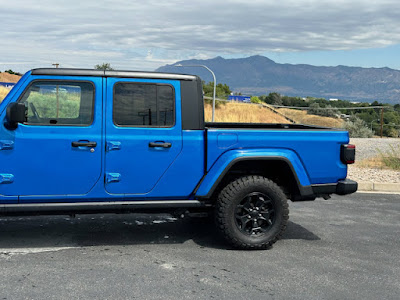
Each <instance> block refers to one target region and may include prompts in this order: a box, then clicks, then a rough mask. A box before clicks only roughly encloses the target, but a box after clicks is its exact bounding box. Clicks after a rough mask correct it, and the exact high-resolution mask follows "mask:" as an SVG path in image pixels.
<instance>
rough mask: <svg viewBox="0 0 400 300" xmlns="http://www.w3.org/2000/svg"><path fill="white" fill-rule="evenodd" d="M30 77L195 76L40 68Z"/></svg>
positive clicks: (163, 77)
mask: <svg viewBox="0 0 400 300" xmlns="http://www.w3.org/2000/svg"><path fill="white" fill-rule="evenodd" d="M31 74H32V75H52V76H95V77H122V78H152V79H175V80H196V79H197V76H195V75H186V74H174V73H159V72H142V71H104V70H95V69H69V68H40V69H33V70H32V73H31Z"/></svg>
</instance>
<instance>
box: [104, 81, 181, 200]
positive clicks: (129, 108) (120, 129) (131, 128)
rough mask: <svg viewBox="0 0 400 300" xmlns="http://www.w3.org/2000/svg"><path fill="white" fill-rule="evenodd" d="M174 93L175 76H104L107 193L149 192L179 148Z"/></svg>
mask: <svg viewBox="0 0 400 300" xmlns="http://www.w3.org/2000/svg"><path fill="white" fill-rule="evenodd" d="M177 95H180V84H179V81H175V80H151V79H123V78H107V103H106V155H105V171H106V175H105V176H106V178H105V185H106V191H107V192H108V193H111V194H126V195H129V194H131V195H138V196H139V195H145V196H146V197H151V191H152V190H153V188H154V187H155V186H156V185H157V183H158V181H159V180H160V179H161V177H162V176H163V174H164V173H165V172H166V171H167V170H168V168H169V167H170V166H171V165H172V164H173V162H174V160H175V159H176V158H177V156H178V155H179V154H180V152H181V150H182V129H181V128H182V126H181V118H180V117H178V116H180V114H181V108H180V103H179V101H177V98H176V97H177ZM179 99H180V97H179Z"/></svg>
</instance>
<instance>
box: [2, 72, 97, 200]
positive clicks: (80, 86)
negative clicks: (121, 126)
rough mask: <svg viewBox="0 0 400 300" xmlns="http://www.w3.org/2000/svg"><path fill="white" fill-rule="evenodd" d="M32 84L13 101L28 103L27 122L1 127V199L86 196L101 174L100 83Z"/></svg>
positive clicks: (56, 80) (60, 80) (52, 80)
mask: <svg viewBox="0 0 400 300" xmlns="http://www.w3.org/2000/svg"><path fill="white" fill-rule="evenodd" d="M34 78H36V79H35V80H33V81H32V82H31V83H29V84H28V85H27V86H26V87H25V90H24V92H23V93H22V95H21V96H20V97H18V98H15V99H11V101H18V102H22V103H25V105H26V107H27V109H28V120H27V122H26V123H24V124H19V125H18V127H17V128H16V129H15V130H10V129H7V128H5V127H4V126H3V125H1V129H0V140H1V141H2V143H3V147H1V149H0V160H1V166H0V173H1V176H0V177H1V178H2V181H1V182H0V194H1V195H3V196H18V197H19V200H20V202H24V201H32V200H34V199H39V200H43V199H49V198H59V197H63V198H66V199H67V198H68V197H69V196H72V195H79V196H84V195H86V194H87V193H89V191H90V190H91V189H92V188H93V187H94V185H95V184H96V183H97V182H98V181H99V179H100V177H101V171H102V154H101V152H102V136H101V124H102V115H101V113H102V111H101V108H102V79H101V78H94V77H89V78H84V77H72V78H73V79H71V77H54V76H52V77H48V78H46V77H45V76H40V77H34ZM1 118H2V120H4V118H5V110H4V111H3V113H2V116H1ZM4 144H5V145H6V146H4Z"/></svg>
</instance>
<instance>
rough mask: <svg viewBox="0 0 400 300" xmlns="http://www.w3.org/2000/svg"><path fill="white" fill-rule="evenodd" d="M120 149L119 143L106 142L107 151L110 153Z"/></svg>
mask: <svg viewBox="0 0 400 300" xmlns="http://www.w3.org/2000/svg"><path fill="white" fill-rule="evenodd" d="M120 149H121V142H115V141H110V142H107V147H106V150H107V151H112V150H120Z"/></svg>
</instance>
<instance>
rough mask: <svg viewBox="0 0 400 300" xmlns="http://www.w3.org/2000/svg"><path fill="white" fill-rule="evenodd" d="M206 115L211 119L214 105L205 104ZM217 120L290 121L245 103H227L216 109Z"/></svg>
mask: <svg viewBox="0 0 400 300" xmlns="http://www.w3.org/2000/svg"><path fill="white" fill-rule="evenodd" d="M204 115H205V119H206V121H207V122H210V121H211V115H212V107H211V105H210V104H205V106H204ZM215 121H216V122H238V123H290V122H289V121H288V120H286V119H285V118H284V117H282V116H280V115H278V114H276V113H274V112H272V111H270V110H269V109H267V108H264V107H261V106H258V105H249V104H245V103H226V104H225V105H220V106H219V107H218V108H216V109H215Z"/></svg>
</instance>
